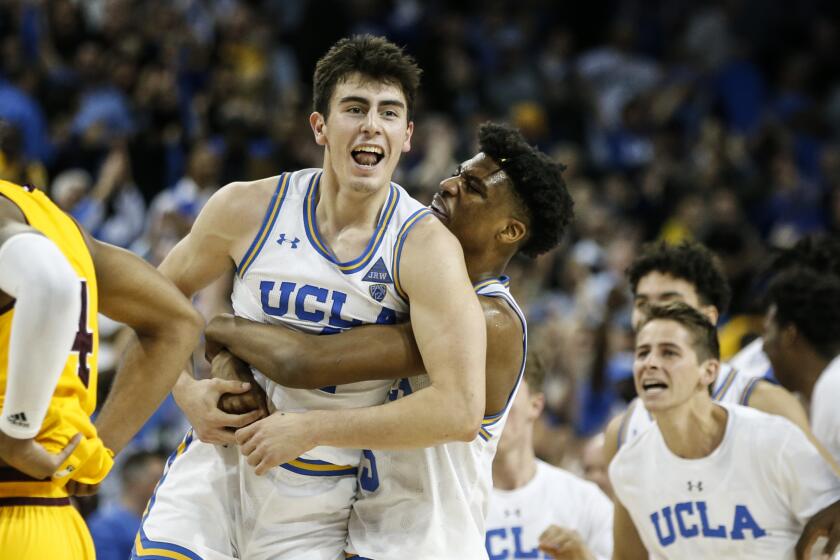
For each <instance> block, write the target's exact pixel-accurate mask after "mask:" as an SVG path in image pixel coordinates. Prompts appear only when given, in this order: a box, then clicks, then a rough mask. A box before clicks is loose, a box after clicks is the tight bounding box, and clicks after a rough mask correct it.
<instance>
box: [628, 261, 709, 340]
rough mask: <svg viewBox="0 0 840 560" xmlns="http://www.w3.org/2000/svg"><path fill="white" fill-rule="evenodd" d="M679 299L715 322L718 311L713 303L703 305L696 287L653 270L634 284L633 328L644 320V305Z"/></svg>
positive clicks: (637, 327)
mask: <svg viewBox="0 0 840 560" xmlns="http://www.w3.org/2000/svg"><path fill="white" fill-rule="evenodd" d="M675 301H681V302H683V303H685V304H687V305H690V306H691V307H693V308H694V309H696V310H698V311H700V312H701V313H703V314H704V315H706V317H708V319H709V321H711V322H712V324H715V323H717V320H718V312H717V309H716V308H715V307H714V306H713V305H703V303H702V302H701V301H700V295H699V294H698V293H697V288H695V287H694V284H692V283H691V282H689V281H688V280H684V279H682V278H676V277H674V276H671V275H670V274H666V273H663V272H658V271H653V272H650V273H648V274H646V275H645V276H643V277H642V278H641V279H640V280H639V283H638V284H637V285H636V292H635V293H634V294H633V315H632V319H631V320H632V324H633V329H634V330H638V329H639V327H640V326H641V324H642V323H643V322H644V320H645V307H646V306H648V305H664V304H667V303H672V302H675Z"/></svg>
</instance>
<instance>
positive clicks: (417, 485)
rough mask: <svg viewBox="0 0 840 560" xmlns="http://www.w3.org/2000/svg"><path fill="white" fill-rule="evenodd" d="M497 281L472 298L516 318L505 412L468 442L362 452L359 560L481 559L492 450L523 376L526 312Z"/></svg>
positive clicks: (400, 389) (415, 385)
mask: <svg viewBox="0 0 840 560" xmlns="http://www.w3.org/2000/svg"><path fill="white" fill-rule="evenodd" d="M507 282H508V279H507V278H506V277H501V278H498V279H492V280H487V281H484V282H480V283H478V284H476V285H475V290H476V293H477V294H478V295H480V296H485V297H498V298H502V299H504V300H505V301H506V302H507V303H508V304H509V305H510V306H511V307H512V308H513V310H514V311H515V312H516V314H517V316H518V317H519V319H520V321H522V364H521V367H520V369H519V375H518V377H517V380H516V384H515V385H514V388H513V390H512V391H511V394H510V396H509V397H508V401H507V403H506V404H505V407H504V409H503V410H502V411H501V412H499V413H498V414H494V415H491V416H485V418H484V420H483V426H482V428H481V430H480V431H479V435H478V437H476V438H475V439H474V440H473V441H471V442H469V443H466V442H451V443H446V444H443V445H438V446H436V447H430V448H425V449H412V450H403V451H376V452H371V451H365V452H364V458H363V459H362V467H361V468H360V473H359V487H360V489H359V493H360V495H359V499H358V500H357V501H356V503H354V504H353V512H352V513H351V515H350V525H349V538H348V552H349V553H351V554H357V555H359V556H361V557H362V558H373V559H376V560H388V559H392V558H406V557H412V558H423V559H432V558H434V559H436V560H442V559H452V560H462V559H464V558H470V559H472V558H486V557H487V553H486V551H485V549H484V519H485V517H486V515H487V502H488V498H489V495H490V491H491V489H492V486H493V476H492V468H493V467H492V465H493V457H494V455H495V454H496V446H497V444H498V440H499V436H501V433H502V429H504V425H505V422H506V421H507V416H508V412H509V411H510V403H511V402H512V400H513V398H514V397H515V395H516V391H517V390H518V389H519V385H520V383H521V381H522V374H523V372H524V371H525V355H526V354H527V326H526V323H525V315H524V314H523V313H522V310H521V309H519V306H518V305H517V304H516V302H515V301H514V299H513V297H512V296H511V295H510V292H509V291H508V289H507ZM428 384H429V378H428V376H427V375H421V376H416V377H411V378H407V379H401V380H398V381H395V382H394V385H393V388H392V389H391V392H390V394H389V395H388V400H395V399H398V398H400V397H403V396H405V395H409V394H411V393H413V392H414V391H418V390H420V389H422V388H424V387H426V386H428Z"/></svg>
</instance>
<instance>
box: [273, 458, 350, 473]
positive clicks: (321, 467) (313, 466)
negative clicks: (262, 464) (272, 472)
mask: <svg viewBox="0 0 840 560" xmlns="http://www.w3.org/2000/svg"><path fill="white" fill-rule="evenodd" d="M280 467H281V468H283V469H286V470H287V471H291V472H293V473H297V474H303V475H307V476H356V475H357V474H358V472H359V469H358V467H353V466H351V465H333V464H332V463H328V462H326V461H319V460H317V459H303V458H301V457H298V458H297V459H294V460H293V461H289V462H288V463H283V464H282V465H280Z"/></svg>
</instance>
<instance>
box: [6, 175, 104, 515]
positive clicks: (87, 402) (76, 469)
mask: <svg viewBox="0 0 840 560" xmlns="http://www.w3.org/2000/svg"><path fill="white" fill-rule="evenodd" d="M0 195H2V196H4V197H5V198H7V199H9V200H11V201H12V202H14V203H15V204H16V205H17V207H18V208H20V210H21V212H23V215H24V216H25V217H26V221H27V222H28V223H29V225H30V226H32V227H33V228H35V229H36V230H38V231H39V232H41V233H42V234H44V235H45V236H46V237H47V238H48V239H50V241H52V242H53V243H55V244H56V246H57V247H58V248H59V249H60V250H61V252H62V253H63V254H64V256H65V257H66V258H67V261H68V262H69V263H70V265H71V266H72V267H73V270H74V271H75V272H76V274H78V277H79V291H80V292H81V296H82V310H81V313H80V316H79V330H78V332H77V334H76V341H75V343H74V344H73V348H72V349H71V351H70V353H69V354H68V355H67V362H66V364H65V365H64V370H63V371H62V372H61V376H60V377H59V380H58V385H57V386H56V389H55V393H54V394H53V397H52V400H51V401H50V405H49V408H48V409H47V414H46V416H45V417H44V421H43V423H42V424H41V430H40V431H39V432H38V435H37V436H36V438H35V439H36V440H37V441H38V442H39V443H41V444H42V445H43V446H44V447H46V448H47V450H49V451H50V452H52V453H56V452H58V451H59V450H60V449H63V448H64V447H65V446H66V445H67V442H69V441H70V439H71V438H72V437H73V436H74V435H76V434H77V433H79V432H81V434H82V436H83V439H82V442H81V443H80V444H79V446H78V447H77V448H76V449H75V451H73V454H72V455H71V456H70V458H69V459H68V460H67V462H66V463H65V464H64V465H63V466H62V467H61V468H60V469H59V474H61V473H63V474H64V476H56V477H53V480H46V481H36V480H34V479H32V478H30V477H28V476H26V475H24V474H23V473H21V472H19V471H16V470H15V469H13V468H11V467H0V505H3V500H4V499H5V498H13V497H27V498H33V497H38V498H66V496H67V493H66V492H65V491H64V485H65V484H66V483H67V481H68V480H70V479H73V480H77V481H79V482H82V483H85V484H96V483H98V482H100V481H101V480H102V479H103V478H105V476H106V475H107V474H108V471H109V470H110V469H111V466H112V465H113V460H112V458H111V454H110V452H109V451H108V450H107V449H106V448H105V445H104V444H103V443H102V440H100V439H99V438H98V437H97V435H96V428H94V426H93V423H92V422H91V421H90V415H91V414H93V411H94V408H96V383H97V370H96V359H97V353H98V349H99V338H98V331H97V321H96V318H97V291H96V272H95V271H94V269H93V259H92V258H91V256H90V252H89V251H88V248H87V244H86V243H85V239H84V236H83V235H82V232H81V230H79V227H78V226H77V225H76V223H75V222H74V221H73V220H72V219H71V218H70V217H68V216H67V215H66V214H65V213H64V212H63V211H62V210H61V209H60V208H58V207H57V206H56V205H55V204H53V202H52V201H50V200H49V198H47V196H46V195H45V194H44V193H42V192H40V191H37V190H35V189H32V188H29V187H21V186H18V185H15V184H13V183H9V182H6V181H0ZM14 313H15V310H14V307H13V306H11V307H8V308H6V309H4V310H2V314H0V391H2V389H3V388H4V387H5V386H6V368H7V366H8V361H9V337H10V335H11V326H12V318H13V317H14ZM2 399H3V396H2V393H0V405H2Z"/></svg>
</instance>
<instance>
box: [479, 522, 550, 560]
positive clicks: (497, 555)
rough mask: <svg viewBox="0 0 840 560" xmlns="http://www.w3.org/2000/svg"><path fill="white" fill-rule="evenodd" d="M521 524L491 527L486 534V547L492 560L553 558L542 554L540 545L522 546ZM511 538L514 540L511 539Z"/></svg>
mask: <svg viewBox="0 0 840 560" xmlns="http://www.w3.org/2000/svg"><path fill="white" fill-rule="evenodd" d="M522 530H523V528H522V527H521V526H514V527H511V528H510V531H509V532H508V529H507V528H506V527H502V528H500V529H490V530H489V531H487V532H486V533H485V534H484V548H486V549H487V556H488V557H489V558H490V560H510V559H516V558H551V556H549V555H548V554H545V553H544V554H542V555H541V554H540V550H539V548H538V547H536V546H535V547H534V548H532V549H530V550H525V549H524V547H523V546H522ZM511 538H512V540H513V542H510V541H511Z"/></svg>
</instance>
